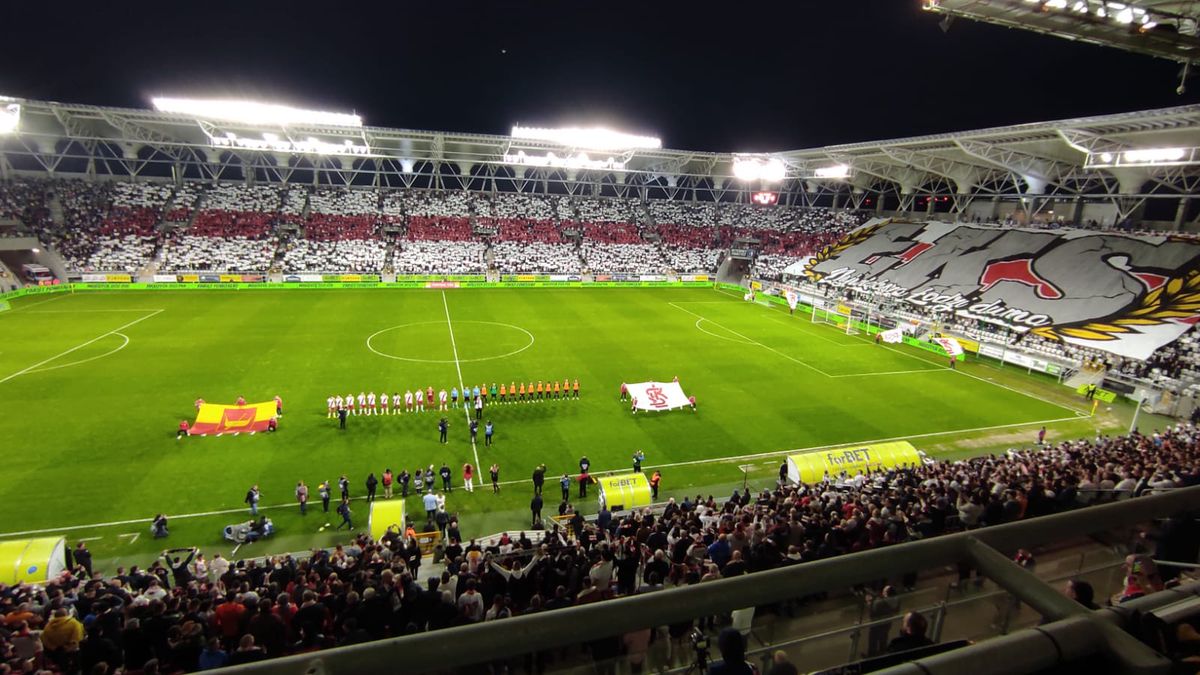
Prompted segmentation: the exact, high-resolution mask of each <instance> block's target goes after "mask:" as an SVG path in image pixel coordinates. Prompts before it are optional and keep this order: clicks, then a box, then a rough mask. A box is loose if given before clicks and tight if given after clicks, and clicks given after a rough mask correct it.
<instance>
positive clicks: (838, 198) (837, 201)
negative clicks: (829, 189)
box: [832, 192, 842, 211]
mask: <svg viewBox="0 0 1200 675" xmlns="http://www.w3.org/2000/svg"><path fill="white" fill-rule="evenodd" d="M841 204H842V193H840V192H835V193H833V207H832V208H833V210H834V211H836V210H837V208H838V207H839V206H841Z"/></svg>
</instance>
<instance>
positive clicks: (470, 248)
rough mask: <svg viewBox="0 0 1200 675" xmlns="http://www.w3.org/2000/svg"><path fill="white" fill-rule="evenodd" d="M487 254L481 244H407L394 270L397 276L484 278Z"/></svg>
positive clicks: (423, 242) (437, 241) (446, 241)
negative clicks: (434, 275) (449, 275)
mask: <svg viewBox="0 0 1200 675" xmlns="http://www.w3.org/2000/svg"><path fill="white" fill-rule="evenodd" d="M468 227H469V226H468ZM410 234H411V232H410ZM486 251H487V245H486V244H483V243H482V242H478V241H465V240H414V241H406V242H403V243H402V244H400V245H399V247H398V248H397V250H396V252H395V259H394V261H393V263H392V268H393V269H394V270H395V271H396V273H397V274H483V273H484V272H486V271H487V267H486V263H485V262H484V255H485V253H486Z"/></svg>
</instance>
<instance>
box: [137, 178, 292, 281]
mask: <svg viewBox="0 0 1200 675" xmlns="http://www.w3.org/2000/svg"><path fill="white" fill-rule="evenodd" d="M202 199H203V201H202V206H201V208H200V209H199V210H198V211H197V212H196V214H195V217H194V218H193V220H192V225H191V227H189V228H186V229H181V230H177V231H175V232H174V233H172V234H171V235H169V236H168V238H167V240H166V241H165V243H164V246H163V254H162V260H161V263H160V266H159V269H161V270H163V271H168V272H181V271H204V270H211V271H239V272H265V271H266V270H267V269H268V268H269V267H270V266H271V263H272V261H273V260H274V258H275V249H276V248H277V242H276V239H275V234H274V228H275V224H276V222H277V219H278V217H279V216H278V211H279V205H280V192H279V189H278V188H277V187H274V186H265V185H234V184H223V185H218V186H216V187H215V188H213V189H212V190H210V191H209V192H207V193H206V194H205V195H204V196H203V198H202Z"/></svg>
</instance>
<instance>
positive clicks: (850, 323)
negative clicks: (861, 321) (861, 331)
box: [812, 300, 858, 335]
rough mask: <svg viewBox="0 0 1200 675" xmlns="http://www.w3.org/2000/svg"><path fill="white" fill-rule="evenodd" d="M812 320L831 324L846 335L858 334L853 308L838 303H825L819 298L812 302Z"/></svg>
mask: <svg viewBox="0 0 1200 675" xmlns="http://www.w3.org/2000/svg"><path fill="white" fill-rule="evenodd" d="M812 322H813V323H817V324H826V325H829V326H833V327H834V328H837V329H838V330H840V331H842V332H844V333H846V335H858V328H857V327H856V325H855V317H854V310H852V309H851V308H850V307H847V306H845V305H840V304H836V305H835V304H826V303H824V302H821V301H820V300H818V301H816V302H814V303H813V310H812Z"/></svg>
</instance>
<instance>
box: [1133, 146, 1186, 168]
mask: <svg viewBox="0 0 1200 675" xmlns="http://www.w3.org/2000/svg"><path fill="white" fill-rule="evenodd" d="M1185 154H1187V151H1186V150H1184V149H1183V148H1149V149H1146V150H1126V151H1125V152H1123V153H1121V157H1122V159H1124V160H1125V161H1126V162H1128V163H1137V164H1148V163H1153V162H1177V161H1179V160H1181V159H1183V156H1184V155H1185Z"/></svg>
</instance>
